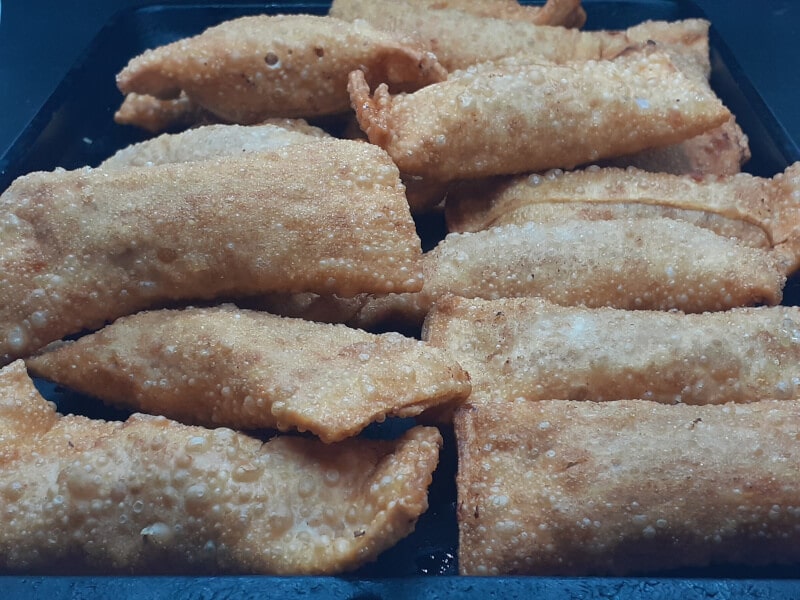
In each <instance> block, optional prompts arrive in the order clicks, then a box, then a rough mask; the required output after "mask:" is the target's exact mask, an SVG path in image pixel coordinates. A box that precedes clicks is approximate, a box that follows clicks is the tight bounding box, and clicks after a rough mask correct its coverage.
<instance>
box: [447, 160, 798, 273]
mask: <svg viewBox="0 0 800 600" xmlns="http://www.w3.org/2000/svg"><path fill="white" fill-rule="evenodd" d="M799 174H800V163H795V164H793V165H791V166H789V167H788V168H787V169H786V170H785V171H784V173H781V174H779V175H777V176H776V177H774V178H772V179H767V178H762V177H755V176H753V175H749V174H744V173H742V174H737V175H735V176H729V177H714V176H709V177H692V176H679V175H670V174H666V173H651V172H646V171H642V170H639V169H635V168H628V169H624V170H623V169H617V168H598V167H589V168H587V169H585V170H580V171H571V172H567V173H561V172H559V171H551V172H549V173H544V174H541V175H540V174H531V175H521V176H516V177H513V178H504V179H501V178H498V179H495V180H490V181H485V182H482V183H480V184H475V183H470V184H464V185H460V186H453V188H451V190H450V191H449V193H448V196H447V204H446V209H445V210H446V212H445V214H446V218H447V225H448V229H450V230H451V231H479V230H482V229H486V228H489V227H493V226H500V225H507V224H512V223H514V224H521V223H526V222H537V223H549V222H552V223H560V222H564V221H566V220H568V219H575V218H581V219H587V220H605V219H617V218H626V217H645V216H651V217H656V216H666V217H670V218H673V219H680V220H685V221H687V222H691V223H693V224H695V225H698V226H700V227H704V228H706V229H710V230H711V231H714V232H715V233H718V234H719V235H724V236H727V237H733V238H736V239H737V240H739V241H740V242H741V243H744V244H747V245H749V246H753V247H760V248H766V249H772V248H777V247H780V246H783V245H787V244H789V245H790V246H791V240H793V238H794V237H796V236H797V235H798V233H800V202H798V201H797V199H796V197H795V194H797V193H798V190H800V187H795V183H794V178H797V177H798V175H799ZM793 262H794V261H793ZM787 274H788V271H787Z"/></svg>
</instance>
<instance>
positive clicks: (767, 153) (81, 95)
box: [0, 0, 800, 600]
mask: <svg viewBox="0 0 800 600" xmlns="http://www.w3.org/2000/svg"><path fill="white" fill-rule="evenodd" d="M328 6H329V2H324V1H309V2H276V3H266V4H264V3H260V4H257V3H241V4H225V3H211V4H207V3H177V4H158V5H152V6H146V7H141V8H137V9H129V10H126V11H123V12H121V13H119V14H118V15H116V16H115V17H114V18H113V19H112V20H111V21H110V22H109V23H108V24H107V25H106V26H105V27H104V28H103V29H102V30H101V31H100V33H99V34H98V35H97V37H96V38H95V39H94V41H93V42H92V43H91V45H90V46H89V47H88V48H87V50H86V51H85V52H84V53H83V55H82V56H81V58H80V59H79V60H78V62H77V64H76V65H75V66H74V67H73V68H72V70H71V71H70V72H69V73H68V74H67V76H66V77H65V78H64V80H63V81H62V82H61V84H60V85H59V86H58V88H57V89H56V91H55V92H54V93H53V95H52V96H51V97H50V99H49V100H48V101H47V103H46V104H45V105H44V107H43V108H42V109H41V110H40V111H39V113H38V114H37V115H36V117H35V118H34V119H33V120H32V121H31V123H30V124H29V125H28V126H27V128H26V129H25V130H24V131H23V133H22V134H21V135H20V136H19V138H18V139H17V141H16V142H15V144H14V145H13V146H12V147H11V148H10V150H9V151H8V152H7V153H6V154H5V155H4V156H2V157H0V190H4V189H5V188H6V187H8V185H9V184H10V183H11V182H12V181H13V179H15V178H16V177H18V176H20V175H22V174H25V173H28V172H30V171H36V170H52V169H54V168H56V167H63V168H66V169H72V168H77V167H80V166H83V165H87V164H88V165H97V164H98V163H100V162H101V161H102V160H104V159H105V158H106V157H108V156H110V155H111V154H112V153H113V152H115V151H116V150H118V149H119V148H122V147H124V146H126V145H128V144H130V143H133V142H137V141H140V140H142V139H145V138H146V137H148V134H146V133H144V132H141V131H139V130H137V129H135V128H132V127H124V126H119V125H116V124H115V123H114V121H113V113H114V111H115V110H116V109H117V107H118V106H119V104H120V102H121V100H122V96H121V95H120V93H119V92H118V90H117V89H116V86H115V84H114V76H115V75H116V73H117V72H118V71H119V70H120V69H121V68H122V67H123V66H124V65H125V64H126V63H127V62H128V60H129V59H130V58H132V57H133V56H135V55H137V54H139V53H141V52H142V51H144V50H145V49H147V48H152V47H155V46H159V45H162V44H165V43H169V42H171V41H174V40H176V39H179V38H182V37H186V36H189V35H194V34H197V33H199V32H201V31H203V30H204V29H205V28H207V27H209V26H211V25H214V24H217V23H219V22H221V21H223V20H226V19H231V18H235V17H238V16H242V15H249V14H260V13H267V14H276V13H290V12H304V13H311V14H325V13H326V12H327V10H328ZM584 6H585V8H586V11H587V13H588V17H589V18H588V27H587V28H589V29H621V28H625V27H628V26H631V25H634V24H636V23H639V22H641V21H644V20H646V19H665V20H675V19H682V18H689V17H702V16H704V15H703V13H702V11H701V10H700V9H699V8H698V7H697V6H696V5H695V4H693V3H692V2H690V1H688V0H678V1H668V0H621V1H620V0H616V1H611V0H584ZM711 60H712V78H711V82H712V86H713V87H714V89H715V90H716V92H717V93H718V95H719V96H720V97H721V98H722V100H723V101H724V102H725V104H726V105H727V106H728V107H729V108H730V109H731V110H732V111H733V112H734V114H735V115H736V116H737V120H738V122H739V123H740V125H741V126H742V128H743V129H744V130H745V132H746V133H747V134H748V136H749V138H750V146H751V150H752V153H753V159H752V160H751V161H750V162H749V163H748V164H747V165H746V166H745V170H746V171H748V172H751V173H753V174H756V175H761V176H765V177H771V176H772V175H774V174H775V173H778V172H780V171H782V170H783V169H784V168H786V166H788V165H789V164H791V163H792V162H794V161H796V160H798V159H800V149H798V147H797V145H796V144H795V143H794V141H793V140H791V139H790V138H789V137H788V136H787V134H786V133H785V131H784V130H783V128H782V127H781V126H780V125H779V124H778V123H777V121H776V120H775V118H774V117H773V115H772V113H771V112H770V110H769V108H768V107H767V106H766V105H765V103H764V101H763V100H762V99H761V97H760V96H759V94H758V93H757V91H756V90H755V89H754V87H753V86H752V84H751V83H750V82H749V81H748V80H747V78H746V76H745V74H744V73H743V72H742V70H741V68H740V67H739V66H738V64H737V63H736V61H735V59H734V58H733V55H732V54H731V52H730V50H729V49H728V48H727V46H726V45H725V43H724V41H723V40H722V39H720V37H719V36H718V35H717V34H716V32H715V31H714V30H713V28H712V31H711ZM430 225H431V224H430V223H427V224H425V228H424V229H423V230H422V232H423V233H422V235H423V236H427V237H428V238H430V236H431V235H436V234H435V233H431V232H437V231H441V229H440V228H439V227H437V225H436V223H434V224H433V227H432V228H431V227H430ZM425 241H426V242H427V243H426V244H425V245H426V246H428V247H430V245H431V244H432V243H435V241H436V239H427V240H425ZM784 304H793V305H796V304H800V283H799V282H798V281H797V280H796V279H795V280H790V282H789V284H788V285H787V288H786V290H785V298H784ZM36 384H37V386H38V387H39V389H40V390H41V391H42V392H43V394H44V395H45V396H46V397H48V398H49V399H52V400H54V401H55V402H56V403H57V404H58V406H59V410H61V411H62V412H77V413H81V414H86V415H88V416H92V417H98V418H111V419H114V418H124V416H125V413H120V412H119V411H112V410H110V409H108V408H106V407H104V406H103V405H102V404H100V403H99V402H97V401H96V400H93V399H90V398H86V397H82V396H79V395H76V394H73V393H70V392H69V391H67V390H63V389H61V388H58V387H56V386H53V385H51V384H48V383H46V382H42V381H36ZM407 426H408V422H407V421H397V422H387V423H386V424H384V425H381V426H373V427H371V428H369V429H368V430H367V432H366V435H372V436H381V437H383V436H394V435H396V434H397V433H398V432H399V431H400V430H402V429H404V428H405V427H407ZM443 435H444V438H445V446H444V449H443V452H442V456H441V461H440V465H439V468H438V469H437V472H436V473H435V476H434V482H433V484H432V486H431V489H430V495H429V500H430V509H429V511H428V512H427V513H426V514H425V515H423V516H422V517H421V518H420V520H419V522H418V524H417V528H416V531H415V532H414V533H413V534H412V535H411V536H409V537H408V538H406V539H404V540H402V541H401V542H400V543H398V544H397V545H396V546H395V547H394V548H392V549H390V550H387V551H386V552H384V553H383V554H382V555H381V556H380V558H379V559H378V560H377V562H375V563H372V564H369V565H366V566H364V567H362V568H361V569H360V570H358V571H356V572H355V573H350V574H347V575H345V576H342V577H138V576H137V577H96V576H88V577H64V576H50V577H47V576H45V577H40V576H36V577H25V576H16V575H5V576H3V575H0V586H2V589H3V591H2V592H0V597H7V598H14V597H23V596H24V597H29V596H32V595H35V596H42V597H48V598H58V597H70V598H78V597H81V598H82V597H97V598H112V597H113V598H127V597H131V598H132V597H136V598H140V597H141V598H144V597H147V598H171V599H180V598H190V597H203V598H217V597H220V598H223V597H225V598H227V597H237V598H255V597H261V598H263V597H265V596H273V595H274V596H301V595H302V596H307V597H311V598H352V599H356V598H358V599H361V600H367V599H377V598H394V597H405V596H412V597H413V596H418V595H420V596H421V595H426V596H432V597H436V596H440V595H451V594H452V595H455V594H458V595H459V596H464V595H469V596H480V597H488V596H497V595H499V594H503V595H510V596H521V595H525V596H528V595H531V596H534V597H546V598H572V597H576V596H579V597H585V598H601V597H603V598H606V597H615V598H634V597H641V596H643V595H658V596H670V597H672V596H675V597H681V598H695V597H697V598H700V597H703V598H706V597H709V596H716V595H717V594H719V595H720V596H722V597H727V596H759V597H778V598H784V597H785V598H790V597H798V596H800V579H794V578H797V577H800V565H794V566H774V567H764V568H743V567H740V566H732V565H721V566H715V567H708V568H702V569H699V568H698V569H682V570H679V571H670V572H666V573H653V574H649V575H648V576H646V577H635V578H554V577H499V578H468V577H459V576H458V575H457V573H458V565H457V543H458V528H457V524H456V518H455V503H456V497H455V481H454V476H455V471H456V451H455V443H454V438H453V433H452V430H451V429H450V430H447V429H445V430H444V431H443Z"/></svg>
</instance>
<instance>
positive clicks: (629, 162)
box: [601, 116, 751, 175]
mask: <svg viewBox="0 0 800 600" xmlns="http://www.w3.org/2000/svg"><path fill="white" fill-rule="evenodd" d="M750 157H751V153H750V144H749V138H748V137H747V134H745V133H744V131H742V128H741V127H739V124H738V123H737V122H736V119H735V118H734V117H733V116H731V118H730V119H728V120H727V121H726V122H725V123H723V124H722V125H720V126H719V127H716V128H714V129H711V130H709V131H707V132H706V133H701V134H700V135H696V136H694V137H693V138H689V139H688V140H684V141H683V142H680V143H678V144H673V145H671V146H662V147H661V148H650V149H647V150H641V151H639V152H636V153H635V154H629V155H628V156H620V157H617V158H610V159H606V160H605V161H601V164H604V165H607V166H617V167H637V168H639V169H644V170H645V171H653V172H656V173H672V174H675V175H684V174H685V175H735V174H736V173H739V172H741V170H742V165H744V164H745V163H746V162H747V161H748V160H750Z"/></svg>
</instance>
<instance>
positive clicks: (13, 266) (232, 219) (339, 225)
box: [0, 140, 422, 364]
mask: <svg viewBox="0 0 800 600" xmlns="http://www.w3.org/2000/svg"><path fill="white" fill-rule="evenodd" d="M321 182H324V185H322V184H321ZM421 254H422V249H421V246H420V240H419V237H418V236H417V233H416V230H415V228H414V223H413V221H412V219H411V215H410V213H409V210H408V203H407V202H406V198H405V195H404V193H403V187H402V184H401V183H400V179H399V173H398V171H397V168H396V167H395V166H394V164H393V163H392V161H391V160H390V159H389V157H388V156H387V155H386V154H385V153H384V152H383V151H381V150H380V149H379V148H377V147H375V146H373V145H371V144H365V143H362V142H351V141H346V140H318V141H316V142H314V143H311V144H300V145H297V144H296V145H293V146H286V147H284V148H281V149H280V150H278V151H275V152H265V153H252V154H245V155H242V156H237V157H235V158H233V157H226V158H220V159H217V160H211V161H199V162H189V163H181V164H169V165H158V166H152V167H139V168H136V167H131V168H128V169H121V170H109V169H89V168H86V169H81V170H77V171H63V170H61V171H55V172H52V173H33V174H30V175H27V176H24V177H20V178H19V179H17V180H16V181H15V182H14V183H13V184H12V185H11V187H10V188H9V189H8V190H6V192H4V193H3V195H2V196H0V296H2V297H3V299H4V301H3V303H2V304H0V364H5V363H7V362H9V361H10V360H11V359H13V358H16V357H22V356H26V355H29V354H31V353H32V352H34V351H35V350H37V349H39V348H41V347H42V346H44V345H45V344H47V343H49V342H51V341H54V340H57V339H60V338H61V337H63V336H65V335H67V334H71V333H76V332H79V331H81V330H83V329H86V328H96V327H98V326H100V325H102V324H103V323H104V322H105V321H108V320H112V319H115V318H117V317H120V316H123V315H126V314H130V313H133V312H136V311H138V310H141V309H144V308H147V307H154V306H158V305H160V304H164V303H165V302H169V301H175V300H183V299H213V298H218V297H224V296H227V297H232V296H245V295H253V294H257V293H266V292H277V291H283V292H307V291H314V292H320V293H338V294H340V295H343V296H352V295H355V294H358V293H361V292H369V291H371V292H390V291H398V290H407V291H412V290H419V289H421V287H422V269H421V265H420V257H421Z"/></svg>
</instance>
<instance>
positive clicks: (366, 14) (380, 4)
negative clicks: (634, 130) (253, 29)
mask: <svg viewBox="0 0 800 600" xmlns="http://www.w3.org/2000/svg"><path fill="white" fill-rule="evenodd" d="M418 1H419V0H415V2H418ZM429 1H430V0H422V2H424V3H429ZM460 1H463V0H460ZM481 4H482V5H486V4H487V3H485V2H484V3H481ZM525 8H528V7H525ZM490 10H494V9H490ZM499 14H500V16H502V13H499ZM330 15H332V16H334V17H338V18H340V19H344V20H347V21H356V20H360V19H363V20H365V21H367V22H369V23H370V24H371V25H372V26H374V27H376V28H377V29H381V30H384V31H386V32H388V33H390V34H392V35H395V36H397V37H401V38H405V39H411V40H413V41H415V42H416V43H418V44H420V45H421V46H422V47H423V48H425V49H426V50H428V51H430V52H433V53H434V54H435V55H436V57H437V59H438V60H439V62H440V63H441V64H442V66H444V68H445V69H447V70H448V71H455V70H458V69H466V68H468V67H470V66H472V65H476V64H479V63H484V62H487V61H496V60H498V59H501V58H506V57H510V56H522V57H527V58H528V59H530V60H548V61H553V62H558V63H563V62H568V61H586V60H602V59H611V58H615V57H617V56H619V55H620V54H621V53H623V52H625V51H626V50H627V49H629V48H631V47H632V46H642V45H643V44H646V43H647V42H648V41H654V42H656V43H657V44H658V43H663V44H664V45H667V46H670V47H671V51H672V52H675V53H680V54H691V55H695V56H694V58H691V59H690V60H689V62H688V63H687V64H689V63H694V64H700V63H701V62H702V61H703V60H705V62H706V63H708V42H707V41H706V46H705V48H706V56H705V59H703V58H702V57H701V56H699V55H698V54H697V53H698V52H702V48H701V45H702V43H703V42H702V39H701V37H702V35H704V34H705V35H707V33H708V21H706V20H704V19H686V20H682V21H672V22H658V21H648V22H646V23H643V24H640V25H637V26H635V27H632V28H630V29H629V30H625V31H579V30H577V29H566V28H564V27H548V26H541V25H534V24H533V23H529V22H525V21H521V20H509V19H506V18H490V17H487V16H480V15H476V14H470V12H467V11H465V10H453V9H450V8H442V9H437V10H423V9H421V8H420V7H419V6H415V5H414V3H413V2H412V3H410V2H404V1H400V0H334V1H333V3H332V5H331V9H330Z"/></svg>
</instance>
